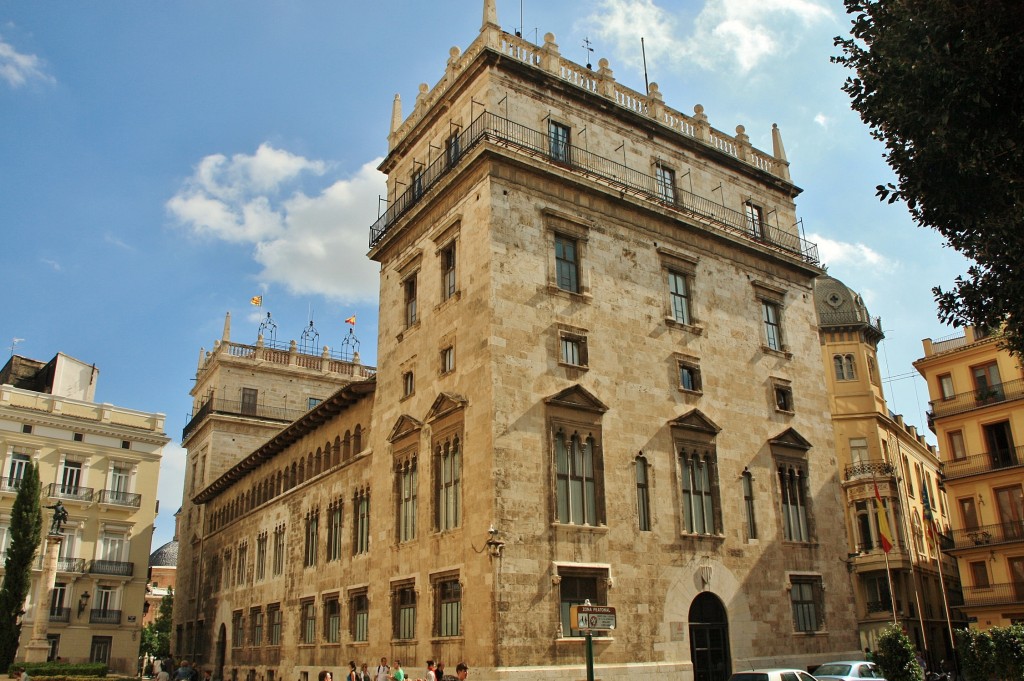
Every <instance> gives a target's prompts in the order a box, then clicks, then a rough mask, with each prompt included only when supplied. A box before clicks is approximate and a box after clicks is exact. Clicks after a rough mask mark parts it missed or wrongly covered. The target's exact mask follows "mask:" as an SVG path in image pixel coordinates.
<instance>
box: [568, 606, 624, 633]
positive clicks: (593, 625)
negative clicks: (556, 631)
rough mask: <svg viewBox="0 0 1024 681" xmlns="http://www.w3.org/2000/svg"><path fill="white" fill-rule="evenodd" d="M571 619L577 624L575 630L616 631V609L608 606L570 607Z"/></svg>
mask: <svg viewBox="0 0 1024 681" xmlns="http://www.w3.org/2000/svg"><path fill="white" fill-rule="evenodd" d="M569 619H570V620H571V621H572V622H575V623H576V626H575V627H573V628H574V629H579V630H588V629H597V630H608V629H614V628H615V608H613V607H611V606H608V605H573V606H570V607H569Z"/></svg>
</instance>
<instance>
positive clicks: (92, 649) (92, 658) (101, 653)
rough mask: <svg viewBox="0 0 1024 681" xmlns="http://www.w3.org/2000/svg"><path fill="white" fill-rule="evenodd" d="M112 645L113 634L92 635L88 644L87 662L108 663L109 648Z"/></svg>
mask: <svg viewBox="0 0 1024 681" xmlns="http://www.w3.org/2000/svg"><path fill="white" fill-rule="evenodd" d="M113 645H114V637H113V636H93V637H92V643H91V645H90V646H89V662H102V663H103V664H110V649H111V648H112V647H113Z"/></svg>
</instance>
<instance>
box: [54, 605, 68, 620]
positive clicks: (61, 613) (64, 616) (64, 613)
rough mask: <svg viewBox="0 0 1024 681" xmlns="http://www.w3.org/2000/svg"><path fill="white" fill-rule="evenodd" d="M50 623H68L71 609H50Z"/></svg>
mask: <svg viewBox="0 0 1024 681" xmlns="http://www.w3.org/2000/svg"><path fill="white" fill-rule="evenodd" d="M50 621H51V622H70V621H71V608H50Z"/></svg>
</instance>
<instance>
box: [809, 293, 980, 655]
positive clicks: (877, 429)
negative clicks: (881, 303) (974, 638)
mask: <svg viewBox="0 0 1024 681" xmlns="http://www.w3.org/2000/svg"><path fill="white" fill-rule="evenodd" d="M814 302H815V307H816V309H817V313H818V323H819V325H820V337H821V355H822V361H823V362H824V365H825V369H826V371H825V374H826V377H827V382H828V393H829V400H830V403H831V404H830V411H831V413H832V424H833V427H834V429H835V442H836V463H837V466H838V473H839V479H840V481H841V484H842V493H843V499H842V501H843V504H844V507H845V512H846V513H845V514H846V525H847V533H848V536H849V546H848V549H849V552H848V557H847V559H846V562H847V566H848V569H849V571H850V577H851V579H852V581H853V589H854V599H855V607H856V614H857V628H858V631H859V633H860V639H861V647H862V648H871V649H875V648H876V645H875V644H876V642H877V640H878V635H879V634H880V633H881V631H882V629H884V628H885V627H886V626H888V625H890V624H892V623H893V622H894V621H896V622H898V623H899V624H900V625H901V626H902V627H903V628H904V630H906V631H907V632H908V635H909V636H910V638H911V640H912V641H913V642H914V644H915V645H916V646H917V648H918V650H920V651H921V652H922V653H923V654H925V656H926V657H927V658H928V662H929V665H930V668H932V669H935V668H937V665H938V663H939V662H940V661H941V660H949V659H952V657H951V656H952V649H951V646H950V632H949V626H948V621H947V618H946V611H947V601H949V600H950V598H946V599H944V597H943V586H945V593H946V595H947V596H950V597H952V598H951V600H952V604H953V605H958V604H959V602H960V581H959V577H958V572H957V569H956V564H955V561H953V560H952V559H951V558H949V557H948V556H945V555H944V554H943V553H942V551H941V545H942V543H943V542H944V541H947V535H948V532H949V511H948V507H947V502H946V493H945V490H944V489H943V488H942V486H941V480H942V477H941V476H942V463H941V461H940V458H939V452H938V451H937V450H936V448H935V447H934V446H933V445H930V444H928V443H927V441H926V440H925V437H924V435H923V434H921V433H918V432H917V428H916V427H915V426H912V425H908V424H906V423H905V422H904V420H903V417H902V416H901V415H899V414H895V413H893V412H892V411H890V410H889V408H888V406H887V404H886V401H885V391H884V388H883V385H882V380H881V375H880V371H879V367H878V357H877V352H878V343H879V342H880V341H881V340H882V339H883V338H884V333H883V332H882V322H881V319H880V318H878V317H872V316H871V315H870V314H869V313H868V309H867V307H866V306H865V305H864V301H863V300H862V299H861V297H860V295H859V294H858V293H857V292H855V291H853V290H851V289H850V288H848V287H847V286H846V285H845V284H843V282H841V281H839V280H838V279H835V278H834V277H830V276H828V275H823V276H820V277H818V278H817V280H816V281H815V284H814ZM879 504H880V505H881V509H882V514H883V515H884V518H885V521H886V523H885V524H887V525H888V529H889V531H890V534H891V545H892V546H891V549H890V550H889V551H888V552H886V551H885V550H884V549H883V541H882V531H881V528H880V521H879V514H878V511H877V509H878V505H879ZM926 504H927V505H928V506H929V508H930V509H931V512H932V514H933V517H934V520H935V526H936V527H937V529H938V532H929V531H928V525H927V515H926V513H925V505H926ZM940 569H941V570H942V575H941V577H940V574H939V570H940ZM954 617H957V615H956V614H954Z"/></svg>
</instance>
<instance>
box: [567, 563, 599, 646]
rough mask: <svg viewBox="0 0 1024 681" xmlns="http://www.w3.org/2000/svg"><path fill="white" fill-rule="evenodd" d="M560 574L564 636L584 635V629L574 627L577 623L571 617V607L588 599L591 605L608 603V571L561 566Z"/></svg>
mask: <svg viewBox="0 0 1024 681" xmlns="http://www.w3.org/2000/svg"><path fill="white" fill-rule="evenodd" d="M558 576H559V582H558V597H559V606H560V611H561V612H560V615H561V624H562V636H564V637H570V636H583V632H582V631H580V630H578V629H576V628H574V625H575V624H576V623H575V622H573V621H572V618H571V617H570V614H571V608H572V606H574V605H583V604H585V603H586V602H587V601H590V604H591V605H607V604H608V600H607V598H608V571H607V570H606V569H602V568H594V569H589V568H575V567H559V568H558Z"/></svg>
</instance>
